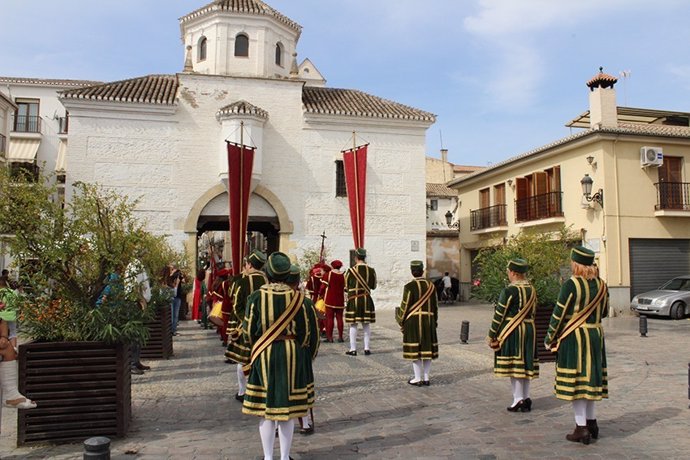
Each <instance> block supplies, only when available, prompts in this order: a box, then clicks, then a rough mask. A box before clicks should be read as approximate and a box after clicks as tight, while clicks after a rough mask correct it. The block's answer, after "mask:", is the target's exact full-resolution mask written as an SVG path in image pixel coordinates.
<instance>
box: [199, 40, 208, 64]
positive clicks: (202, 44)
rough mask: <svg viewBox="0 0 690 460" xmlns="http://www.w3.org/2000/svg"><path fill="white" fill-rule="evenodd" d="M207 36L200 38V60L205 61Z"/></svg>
mask: <svg viewBox="0 0 690 460" xmlns="http://www.w3.org/2000/svg"><path fill="white" fill-rule="evenodd" d="M206 43H207V40H206V37H201V38H200V39H199V54H198V59H197V60H198V61H199V62H201V61H205V60H206Z"/></svg>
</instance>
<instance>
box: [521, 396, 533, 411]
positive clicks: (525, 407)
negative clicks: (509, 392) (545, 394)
mask: <svg viewBox="0 0 690 460" xmlns="http://www.w3.org/2000/svg"><path fill="white" fill-rule="evenodd" d="M522 403H523V404H522V408H521V409H520V410H521V411H522V412H532V400H531V399H530V398H527V399H525V400H524V401H523V402H522Z"/></svg>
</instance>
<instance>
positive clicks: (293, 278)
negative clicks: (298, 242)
mask: <svg viewBox="0 0 690 460" xmlns="http://www.w3.org/2000/svg"><path fill="white" fill-rule="evenodd" d="M299 280H300V270H299V266H298V265H295V264H292V265H290V274H289V275H288V276H287V278H286V279H285V282H286V283H288V284H295V283H299Z"/></svg>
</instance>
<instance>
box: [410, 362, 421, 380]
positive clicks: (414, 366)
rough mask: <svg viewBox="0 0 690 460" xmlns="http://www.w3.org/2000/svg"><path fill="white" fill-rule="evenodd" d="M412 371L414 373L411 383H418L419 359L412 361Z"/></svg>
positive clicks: (419, 377)
mask: <svg viewBox="0 0 690 460" xmlns="http://www.w3.org/2000/svg"><path fill="white" fill-rule="evenodd" d="M412 370H413V371H414V380H412V381H413V382H419V381H420V380H422V361H421V360H419V359H416V360H414V361H412Z"/></svg>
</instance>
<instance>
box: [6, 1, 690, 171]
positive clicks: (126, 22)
mask: <svg viewBox="0 0 690 460" xmlns="http://www.w3.org/2000/svg"><path fill="white" fill-rule="evenodd" d="M207 3H210V0H98V1H93V0H61V1H50V0H39V1H34V2H30V1H26V0H0V17H2V19H3V21H2V23H3V25H2V27H0V42H1V43H3V44H4V46H3V51H2V53H1V54H0V75H2V76H13V77H18V76H22V77H40V78H73V79H88V80H100V81H114V80H120V79H125V78H132V77H137V76H142V75H147V74H160V73H175V72H178V71H181V70H182V65H183V62H184V48H183V45H182V43H181V41H180V30H179V22H178V19H179V17H181V16H183V15H185V14H187V13H189V12H191V11H193V10H195V9H197V8H199V7H201V6H203V5H205V4H207ZM266 3H268V4H269V5H270V6H272V7H273V8H275V9H277V10H278V11H280V12H281V13H283V14H284V15H286V16H288V17H289V18H291V19H292V20H294V21H296V22H298V23H299V24H300V25H302V27H303V30H302V36H301V38H300V42H299V45H298V53H299V56H298V60H299V61H301V60H302V59H304V58H309V59H310V60H311V61H312V62H313V63H314V64H315V65H316V67H317V68H318V69H319V71H320V72H321V73H322V74H323V75H324V76H325V78H326V79H327V81H328V83H327V84H328V86H331V87H338V88H352V89H359V90H362V91H365V92H368V93H370V94H374V95H376V96H380V97H384V98H386V99H391V100H394V101H397V102H400V103H403V104H407V105H411V106H414V107H417V108H420V109H423V110H426V111H429V112H432V113H434V114H436V115H437V117H438V118H437V122H436V123H435V124H434V125H433V126H432V127H431V128H430V129H429V130H428V132H427V148H428V153H429V154H430V155H431V156H438V152H439V149H440V148H441V146H443V147H445V148H447V149H448V150H449V158H450V160H451V161H453V162H454V163H457V164H464V165H479V166H485V165H488V164H492V163H497V162H499V161H502V160H505V159H506V158H509V157H512V156H515V155H519V154H521V153H524V152H526V151H529V150H532V149H534V148H537V147H540V146H542V145H545V144H548V143H551V142H552V141H554V140H556V139H559V138H561V137H565V136H567V135H569V134H570V133H571V131H570V129H569V128H567V127H565V123H567V122H568V121H569V120H571V119H573V118H575V117H576V116H577V115H579V114H581V113H582V112H584V111H586V110H587V109H588V99H587V98H588V95H587V92H588V89H587V87H586V86H585V83H586V81H587V80H589V79H590V78H591V77H592V76H594V75H595V74H596V73H597V72H598V68H599V67H600V66H603V67H604V72H606V73H609V74H611V75H614V76H616V77H618V78H619V82H618V84H617V85H616V89H617V98H618V105H621V106H630V107H644V108H654V109H662V110H677V111H689V112H690V97H689V96H690V53H688V52H687V50H686V46H687V44H688V43H690V27H688V24H689V23H690V5H689V4H688V2H687V1H685V0H656V1H653V2H651V1H649V0H606V1H601V0H578V1H566V0H520V1H516V0H425V1H419V0H266ZM624 71H626V72H629V77H627V78H623V77H622V76H621V74H622V72H624Z"/></svg>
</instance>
